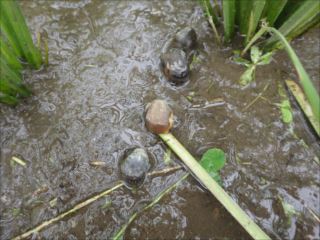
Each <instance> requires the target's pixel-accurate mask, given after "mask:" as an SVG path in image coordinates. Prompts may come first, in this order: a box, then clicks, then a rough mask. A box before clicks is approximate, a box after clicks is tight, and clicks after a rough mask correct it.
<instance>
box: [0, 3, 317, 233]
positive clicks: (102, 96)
mask: <svg viewBox="0 0 320 240" xmlns="http://www.w3.org/2000/svg"><path fill="white" fill-rule="evenodd" d="M22 7H23V11H24V13H25V15H26V16H27V19H28V24H29V26H30V27H31V29H32V32H35V31H36V30H37V29H45V30H46V31H47V32H48V36H49V50H50V53H49V54H50V66H49V67H48V68H47V69H43V70H41V71H39V72H37V73H32V74H31V73H26V75H25V81H26V82H27V83H28V85H29V86H30V88H31V89H32V90H33V92H34V95H33V96H32V97H31V98H29V99H27V100H26V101H25V102H23V103H22V104H20V105H19V106H18V107H16V108H9V107H6V106H3V105H1V109H0V114H1V115H0V127H1V199H0V201H1V205H0V211H1V220H0V221H1V222H0V227H1V239H8V238H11V237H14V236H16V235H19V234H21V233H23V232H25V231H26V230H27V229H29V228H31V227H33V226H36V225H37V224H39V223H41V222H43V221H44V220H46V219H49V218H52V217H54V216H56V215H57V214H58V213H60V212H62V211H64V210H67V209H69V208H71V207H72V206H74V205H75V204H76V203H79V202H81V201H83V200H84V199H86V198H88V197H90V196H93V195H94V194H96V193H98V192H100V191H102V190H104V189H107V188H110V187H112V186H113V185H114V184H115V182H116V181H118V180H119V172H118V160H119V158H120V157H121V155H122V154H123V153H124V151H125V150H126V149H128V148H132V147H133V146H140V147H145V148H146V149H147V150H148V151H149V153H150V154H151V155H152V156H153V158H154V164H153V169H152V170H160V169H164V168H166V167H167V166H166V165H165V163H164V162H163V157H164V153H165V151H166V147H165V145H164V144H163V143H161V141H160V140H159V139H158V138H157V137H156V136H154V135H152V134H150V133H148V132H147V131H146V129H145V127H144V121H143V110H144V107H145V105H146V104H147V103H148V102H149V101H151V100H153V99H154V98H162V99H166V100H167V101H168V102H169V104H170V105H171V106H172V108H173V109H174V112H175V115H176V119H175V120H176V121H175V128H174V130H173V133H174V135H175V136H176V137H177V138H178V139H180V140H181V141H182V142H183V144H184V145H185V146H186V147H187V149H189V150H190V152H191V153H192V154H193V155H195V156H196V157H200V156H201V155H202V153H204V152H205V151H206V150H207V149H208V148H210V147H219V148H221V149H223V150H224V151H225V152H226V153H227V156H228V159H227V164H226V166H225V168H224V169H223V171H222V179H223V186H224V188H225V189H226V191H227V192H228V193H229V194H230V195H231V196H232V197H233V199H234V200H235V201H237V202H238V203H239V205H240V206H241V207H242V208H243V209H244V210H245V211H246V212H247V213H248V214H249V215H250V216H251V217H252V218H253V219H254V220H255V221H256V222H257V223H258V224H259V225H260V226H261V227H262V228H263V229H264V230H265V231H266V232H267V233H268V234H269V235H270V236H271V237H272V238H273V239H312V238H317V237H319V222H318V221H317V220H316V218H315V217H314V215H313V214H312V213H311V212H313V213H315V214H316V215H318V216H319V214H320V213H319V208H320V204H319V187H320V186H319V185H320V179H319V178H320V177H319V164H318V163H317V156H319V155H320V147H319V139H316V138H315V136H314V134H313V132H312V131H310V128H309V126H308V124H307V122H306V121H305V119H304V117H303V115H302V114H301V113H300V111H299V109H298V108H297V106H296V104H295V103H294V102H293V101H292V103H293V107H294V123H293V124H292V126H291V127H290V126H288V125H286V124H284V123H282V122H281V117H280V111H279V109H278V108H277V107H276V106H274V105H272V104H270V103H279V102H280V97H279V95H278V91H277V83H278V82H279V81H281V80H283V79H285V78H287V77H288V76H289V77H292V78H295V75H294V74H292V72H293V68H292V66H291V64H290V63H289V61H288V59H287V58H286V56H285V54H283V53H280V54H278V55H277V56H276V57H275V60H274V61H273V64H271V65H268V66H265V67H260V68H259V69H258V71H257V76H256V81H255V83H252V84H251V85H250V86H249V87H247V88H244V89H241V88H240V87H239V84H238V79H239V76H240V74H241V73H242V72H243V70H244V69H243V67H241V66H238V65H235V64H233V63H232V62H231V61H230V60H229V58H230V56H231V54H232V52H231V49H230V48H228V47H223V48H219V47H218V46H217V44H216V43H215V41H214V37H213V34H212V32H211V30H210V27H209V25H208V23H207V22H206V20H205V18H204V16H203V13H202V11H201V8H200V7H199V4H198V2H197V1H158V2H156V1H98V0H96V1H90V0H86V1H23V2H22ZM185 26H193V27H194V28H195V29H196V32H197V34H198V36H199V53H200V55H199V59H200V62H199V63H197V64H196V65H195V66H194V69H193V71H192V75H191V79H190V82H189V83H188V84H187V85H185V86H182V87H179V88H174V87H172V86H170V85H169V84H168V83H167V82H166V81H165V79H164V78H163V76H162V74H161V72H160V70H159V54H160V49H161V47H162V46H163V44H164V43H165V41H166V40H167V39H168V37H169V36H170V35H171V34H173V33H174V32H176V30H177V29H179V28H182V27H185ZM318 33H319V31H318V29H317V30H313V31H311V32H309V33H308V34H307V35H305V36H304V37H302V38H300V39H298V40H296V42H295V44H294V46H295V47H296V48H297V51H298V54H301V56H302V62H303V63H304V64H305V65H306V69H307V70H308V72H309V73H310V74H311V76H312V78H313V80H314V81H315V82H316V83H317V84H318V85H317V86H319V71H318V70H319V50H320V49H319V37H318ZM281 82H282V81H281ZM268 83H269V84H270V85H269V87H268V89H267V90H266V91H265V93H264V95H263V96H264V97H265V98H267V99H269V101H270V102H268V101H265V100H262V99H260V100H259V101H257V102H256V103H255V104H254V105H252V106H251V107H250V108H249V109H247V110H244V107H245V106H246V105H247V104H249V103H250V102H251V101H252V100H253V99H254V98H255V97H256V96H257V94H259V93H260V92H261V91H262V90H263V88H264V87H265V85H266V84H268ZM193 92H194V94H195V96H194V97H193V100H192V102H190V101H189V100H188V99H187V96H188V95H190V93H193ZM219 98H221V99H223V104H215V101H216V100H217V99H219ZM220 101H221V100H220ZM293 133H295V134H293ZM302 139H303V140H304V141H305V143H306V144H307V145H308V146H309V147H307V146H306V145H305V143H304V141H303V140H302ZM12 156H17V157H19V158H21V159H24V160H25V161H26V163H27V166H26V167H22V166H20V165H13V164H10V159H11V157H12ZM172 158H173V159H174V162H173V163H171V165H176V164H179V160H178V159H176V158H175V157H174V156H173V157H172ZM97 160H99V161H102V162H105V164H106V165H105V166H92V165H90V162H91V161H97ZM183 174H184V172H183V171H177V172H175V173H171V174H167V175H163V176H157V177H154V178H149V179H147V181H146V183H145V184H144V185H143V187H142V188H140V189H139V190H138V191H137V192H135V193H132V192H130V191H129V190H128V189H126V188H121V189H119V190H116V191H115V192H113V193H112V194H111V195H109V196H108V197H106V198H103V199H101V200H99V201H97V202H95V203H93V204H91V205H90V206H88V207H86V208H84V209H82V210H81V211H79V212H77V213H75V214H73V215H72V216H71V217H68V218H65V219H63V220H62V221H60V222H59V223H57V224H54V225H52V226H50V227H49V228H47V229H45V230H44V231H41V232H40V233H39V237H40V239H44V238H46V239H85V238H86V239H107V238H111V237H112V236H113V235H114V234H115V233H116V232H117V231H118V230H119V229H120V227H121V226H122V225H123V224H125V223H126V221H127V220H128V219H129V217H130V216H131V214H133V213H134V212H136V211H137V209H141V206H144V205H146V204H148V203H149V202H151V201H152V200H153V199H154V197H155V196H156V195H157V194H158V193H160V192H161V191H162V190H164V189H165V188H167V187H168V186H170V185H171V184H172V183H174V182H175V181H177V180H178V179H179V178H180V177H181V176H182V175H183ZM39 189H40V190H39ZM55 198H58V200H57V204H56V205H52V206H50V204H49V202H50V201H51V200H52V199H55ZM280 199H283V201H284V202H286V203H288V204H290V205H292V206H293V207H294V209H295V211H296V215H293V216H292V218H291V221H288V219H287V218H286V216H285V214H284V211H283V208H282V206H281V200H280ZM106 201H109V202H111V206H109V207H104V206H105V203H106ZM124 237H125V239H129V238H134V239H143V238H154V239H158V238H160V239H173V238H192V239H204V238H205V239H207V238H208V239H221V238H227V239H241V238H242V239H248V238H249V236H248V235H246V233H245V232H244V231H243V230H242V229H241V227H240V226H239V225H238V224H237V223H236V222H235V220H233V219H232V217H231V216H230V215H229V214H228V213H227V212H226V211H225V210H224V209H223V208H222V207H221V205H220V204H219V203H218V202H217V201H216V200H215V198H214V197H213V196H211V195H210V194H209V193H207V192H206V191H205V190H204V189H203V188H202V187H201V186H200V185H199V184H198V183H197V182H196V181H195V180H193V179H192V178H191V177H189V178H188V179H187V180H186V181H184V182H183V183H182V184H180V185H179V187H178V188H176V189H175V190H173V191H172V192H171V193H169V194H167V195H166V196H165V197H164V198H163V199H162V200H161V201H160V202H159V203H157V204H156V205H155V206H154V207H153V208H151V209H150V210H148V211H146V212H143V213H142V214H141V215H139V217H138V218H137V219H136V220H135V221H134V222H133V223H132V224H131V225H130V226H129V227H128V229H127V231H126V232H125V235H124Z"/></svg>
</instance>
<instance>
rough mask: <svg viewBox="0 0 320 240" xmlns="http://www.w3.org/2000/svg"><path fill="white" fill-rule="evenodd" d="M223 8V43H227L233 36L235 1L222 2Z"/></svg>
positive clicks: (226, 0)
mask: <svg viewBox="0 0 320 240" xmlns="http://www.w3.org/2000/svg"><path fill="white" fill-rule="evenodd" d="M222 6H223V23H224V24H223V26H224V34H225V41H226V42H229V41H230V39H231V38H232V37H233V35H234V27H235V14H236V4H235V0H224V1H222Z"/></svg>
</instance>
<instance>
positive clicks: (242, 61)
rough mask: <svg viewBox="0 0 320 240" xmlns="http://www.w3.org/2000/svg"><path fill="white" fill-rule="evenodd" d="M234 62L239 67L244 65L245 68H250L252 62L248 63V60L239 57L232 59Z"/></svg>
mask: <svg viewBox="0 0 320 240" xmlns="http://www.w3.org/2000/svg"><path fill="white" fill-rule="evenodd" d="M232 61H233V62H234V63H237V64H239V65H244V66H246V67H248V66H250V61H248V60H247V59H244V58H242V57H239V56H234V57H233V58H232Z"/></svg>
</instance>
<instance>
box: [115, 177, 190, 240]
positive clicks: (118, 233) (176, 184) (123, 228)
mask: <svg viewBox="0 0 320 240" xmlns="http://www.w3.org/2000/svg"><path fill="white" fill-rule="evenodd" d="M188 176H189V173H187V174H185V175H183V176H182V177H181V178H180V179H179V180H178V181H177V182H176V183H174V184H172V185H171V186H170V187H168V188H167V189H165V190H164V191H162V192H160V193H159V194H158V195H157V197H156V198H155V199H154V200H153V201H152V202H151V203H150V204H148V205H147V206H145V207H144V208H143V209H142V210H141V211H140V212H135V213H134V214H133V215H132V216H131V217H130V218H129V220H128V222H127V223H126V224H124V225H123V226H122V227H121V229H120V230H119V231H118V232H117V233H116V234H115V235H114V236H113V237H112V239H113V240H118V239H120V238H121V237H122V236H123V234H124V232H125V231H126V229H127V228H128V226H129V225H130V224H131V223H132V222H133V221H134V220H135V219H136V218H137V216H138V214H141V212H144V211H146V210H148V209H149V208H151V207H153V206H154V205H155V204H156V203H157V202H159V201H160V200H161V198H162V197H163V196H164V195H166V194H167V193H169V192H170V191H172V190H173V189H174V188H175V187H176V186H178V184H179V183H180V182H181V181H183V180H184V179H186V178H187V177H188Z"/></svg>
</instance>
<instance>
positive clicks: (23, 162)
mask: <svg viewBox="0 0 320 240" xmlns="http://www.w3.org/2000/svg"><path fill="white" fill-rule="evenodd" d="M11 160H12V161H14V162H16V163H18V164H19V165H21V166H23V167H25V166H26V165H27V164H26V162H25V161H23V160H21V159H20V158H17V157H12V158H11Z"/></svg>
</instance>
